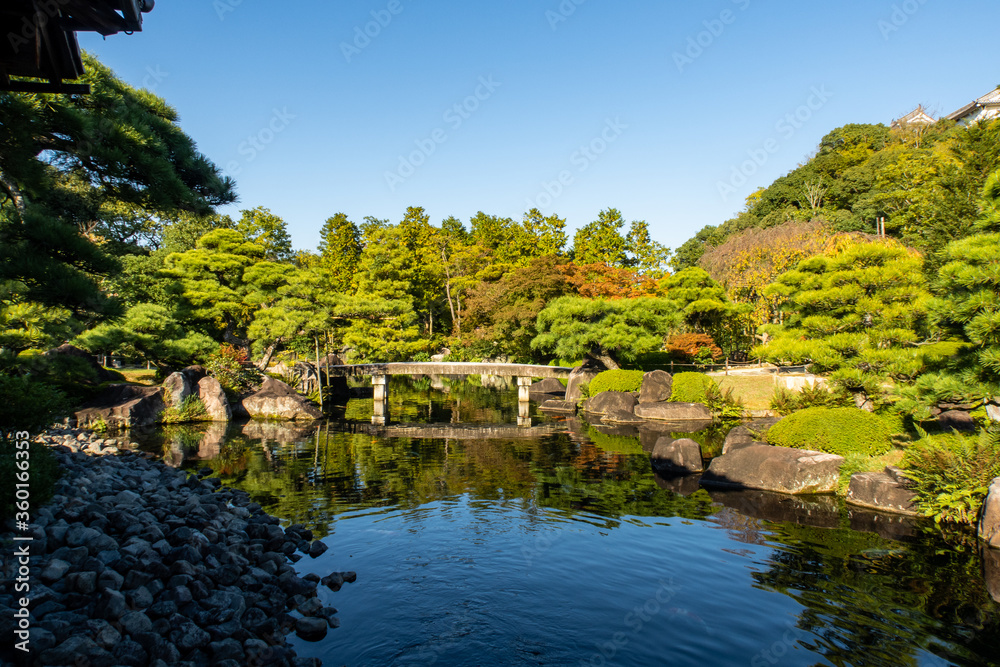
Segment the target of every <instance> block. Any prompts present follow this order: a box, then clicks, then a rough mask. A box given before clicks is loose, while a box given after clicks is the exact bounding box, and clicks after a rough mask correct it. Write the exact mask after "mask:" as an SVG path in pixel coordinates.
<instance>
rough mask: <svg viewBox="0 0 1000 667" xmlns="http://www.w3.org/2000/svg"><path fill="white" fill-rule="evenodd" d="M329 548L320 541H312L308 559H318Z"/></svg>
mask: <svg viewBox="0 0 1000 667" xmlns="http://www.w3.org/2000/svg"><path fill="white" fill-rule="evenodd" d="M328 548H329V547H327V546H326V544H324V543H323V542H322V541H320V540H313V542H312V544H310V545H309V557H310V558H318V557H319V556H322V555H323V554H324V553H325V552H326V550H327V549H328Z"/></svg>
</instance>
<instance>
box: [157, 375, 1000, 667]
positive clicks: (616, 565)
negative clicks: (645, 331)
mask: <svg viewBox="0 0 1000 667" xmlns="http://www.w3.org/2000/svg"><path fill="white" fill-rule="evenodd" d="M362 391H363V390H362ZM389 399H390V406H389V407H390V417H391V420H392V423H393V425H391V426H390V427H386V428H378V427H373V426H372V425H371V423H370V416H371V409H372V401H371V399H370V398H368V399H364V398H359V399H354V400H351V401H350V402H349V403H348V404H347V405H346V406H345V407H343V408H340V412H339V414H338V415H337V416H338V419H335V420H331V421H329V422H324V423H321V424H318V425H313V426H310V427H307V428H289V427H286V426H281V425H276V424H261V423H250V424H243V425H241V424H235V425H232V426H230V427H229V428H228V429H226V428H223V427H212V428H210V429H208V430H205V429H202V430H196V429H172V430H169V431H163V432H159V433H157V434H155V436H154V437H153V438H152V440H151V441H150V442H149V443H147V446H149V447H156V448H162V451H164V452H165V456H166V458H167V460H168V461H169V462H171V463H173V464H174V465H183V466H185V467H190V468H195V469H197V468H201V467H204V466H206V465H207V466H210V467H211V468H212V469H213V470H214V471H215V474H216V475H217V476H218V477H221V478H222V480H223V481H224V482H225V483H227V484H229V485H232V486H236V487H239V488H242V489H244V490H245V491H247V492H248V493H249V494H250V495H251V496H252V497H253V499H254V500H255V501H257V502H259V503H260V504H261V505H262V506H263V507H264V509H266V510H267V511H269V512H270V513H272V514H274V515H275V516H277V517H279V518H280V519H281V520H282V522H283V523H284V524H285V525H288V524H291V523H303V524H305V525H306V526H307V527H309V528H311V529H312V530H313V531H314V532H315V533H316V535H317V536H320V537H322V539H324V541H325V542H326V544H327V545H328V546H329V547H330V549H329V551H327V552H326V553H325V554H323V555H322V556H320V557H319V558H317V559H311V558H308V557H306V558H303V559H302V560H300V561H299V562H298V563H297V564H296V568H297V569H298V570H299V572H300V574H305V573H307V572H315V573H316V574H319V575H320V576H325V575H326V574H328V573H330V572H333V571H348V570H349V571H355V572H357V575H358V579H357V581H356V582H355V583H350V584H345V585H344V587H343V588H342V589H341V590H340V591H338V592H336V593H334V592H332V591H330V590H328V589H326V588H325V587H322V586H321V587H320V591H321V592H320V595H321V596H322V597H323V598H324V601H325V602H326V603H328V604H331V605H333V606H335V607H337V608H338V609H339V610H340V613H339V618H340V620H341V627H340V628H337V629H333V630H331V631H330V632H329V634H328V635H327V636H326V638H325V639H323V640H321V641H319V642H315V643H309V642H305V641H302V640H300V639H298V638H296V637H294V636H292V637H291V639H290V641H291V642H292V643H293V644H294V645H295V648H296V650H297V651H298V653H299V655H300V656H316V657H320V658H322V659H323V661H324V664H326V665H432V664H438V665H594V666H598V665H659V664H668V665H706V664H712V665H734V664H736V665H751V666H754V667H756V666H758V665H935V666H936V665H989V664H1000V604H998V603H997V601H995V600H994V599H993V598H992V597H991V595H990V590H992V591H993V594H994V595H996V596H997V597H1000V558H998V557H997V554H996V553H991V552H988V551H982V550H980V548H979V546H978V545H977V544H976V542H975V540H974V539H973V538H972V537H971V536H970V535H969V534H955V535H949V536H947V539H945V536H943V535H942V534H941V532H940V531H939V530H938V529H937V528H935V527H934V526H933V524H930V525H928V524H927V523H924V522H913V521H910V520H904V519H901V518H898V517H891V516H887V515H879V514H874V513H869V512H862V511H858V510H855V509H848V508H846V507H844V506H843V505H842V504H840V503H839V502H838V501H836V500H835V499H832V498H828V497H811V498H792V497H787V496H780V495H776V494H769V493H763V492H751V491H744V492H735V491H726V492H721V491H714V490H713V491H711V492H709V491H707V490H705V489H703V488H699V486H698V484H697V480H696V479H679V480H678V479H675V480H664V479H661V478H659V477H657V476H656V475H655V474H654V473H653V472H652V469H651V467H650V464H649V455H648V453H647V452H648V450H649V447H650V443H649V440H650V438H649V437H648V434H643V437H639V435H638V434H632V435H630V434H629V433H628V432H622V431H617V432H616V431H613V430H609V429H603V428H597V427H592V426H589V425H587V424H586V423H585V422H582V421H580V420H577V419H571V420H558V419H550V418H547V417H545V416H543V415H541V414H538V413H534V412H533V420H532V421H533V424H534V426H532V427H531V428H530V429H520V430H518V429H517V428H516V427H506V428H502V427H499V426H498V425H507V424H516V421H517V402H516V391H515V390H513V389H509V388H508V389H498V388H494V387H484V386H481V384H480V383H478V382H470V381H458V380H453V381H448V380H446V379H441V378H437V379H435V380H434V381H431V380H430V379H427V378H423V379H416V380H410V379H403V378H394V379H393V380H392V382H391V385H390V391H389ZM534 407H535V406H534V404H533V410H534ZM722 435H724V429H721V428H715V429H708V430H706V431H704V432H701V433H698V434H695V437H696V439H698V440H699V442H702V444H703V447H704V450H705V451H706V452H708V453H709V454H711V453H713V452H714V453H717V448H718V443H719V441H720V438H721V436H722Z"/></svg>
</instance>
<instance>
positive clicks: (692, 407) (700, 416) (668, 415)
mask: <svg viewBox="0 0 1000 667" xmlns="http://www.w3.org/2000/svg"><path fill="white" fill-rule="evenodd" d="M635 416H636V417H642V418H643V419H656V420H659V421H668V422H684V421H697V420H708V421H711V420H712V413H711V411H710V410H709V409H708V408H707V407H705V406H704V405H702V404H701V403H645V404H640V405H638V406H637V407H636V408H635Z"/></svg>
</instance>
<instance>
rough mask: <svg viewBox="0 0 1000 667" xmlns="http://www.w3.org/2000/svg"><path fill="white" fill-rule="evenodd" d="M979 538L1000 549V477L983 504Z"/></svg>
mask: <svg viewBox="0 0 1000 667" xmlns="http://www.w3.org/2000/svg"><path fill="white" fill-rule="evenodd" d="M979 537H980V539H982V540H983V541H984V542H986V544H988V545H989V546H991V547H993V548H994V549H1000V477H997V478H996V479H995V480H993V484H991V485H990V491H989V494H988V495H987V496H986V502H985V503H983V517H982V519H980V521H979Z"/></svg>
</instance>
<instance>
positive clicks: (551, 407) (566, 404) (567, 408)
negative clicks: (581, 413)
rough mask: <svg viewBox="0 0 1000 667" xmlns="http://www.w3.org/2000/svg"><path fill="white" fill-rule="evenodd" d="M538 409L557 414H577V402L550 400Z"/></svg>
mask: <svg viewBox="0 0 1000 667" xmlns="http://www.w3.org/2000/svg"><path fill="white" fill-rule="evenodd" d="M538 409H539V410H541V411H542V412H552V413H556V414H564V415H575V414H576V403H571V402H570V401H557V400H550V401H545V402H544V403H542V404H541V405H540V406H538Z"/></svg>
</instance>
